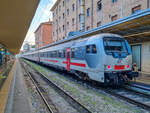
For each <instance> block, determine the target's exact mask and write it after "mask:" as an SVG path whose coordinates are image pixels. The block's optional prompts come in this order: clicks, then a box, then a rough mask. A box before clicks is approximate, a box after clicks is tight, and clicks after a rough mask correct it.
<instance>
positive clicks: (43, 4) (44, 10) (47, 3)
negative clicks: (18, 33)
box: [21, 0, 56, 49]
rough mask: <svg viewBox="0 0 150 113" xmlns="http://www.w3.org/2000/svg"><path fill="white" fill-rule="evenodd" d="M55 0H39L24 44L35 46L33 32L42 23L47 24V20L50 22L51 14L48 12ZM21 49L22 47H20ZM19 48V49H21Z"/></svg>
mask: <svg viewBox="0 0 150 113" xmlns="http://www.w3.org/2000/svg"><path fill="white" fill-rule="evenodd" d="M55 2H56V0H40V3H39V6H38V8H37V10H36V13H35V15H34V18H33V19H32V22H31V25H30V27H29V30H28V32H27V34H26V37H25V40H24V43H23V44H25V43H29V44H32V45H34V44H35V35H34V32H35V30H36V29H37V28H38V26H39V25H40V23H42V22H47V21H49V19H51V20H52V13H51V12H50V9H51V8H52V6H53V5H54V3H55ZM22 48H23V46H22ZM22 48H21V49H22Z"/></svg>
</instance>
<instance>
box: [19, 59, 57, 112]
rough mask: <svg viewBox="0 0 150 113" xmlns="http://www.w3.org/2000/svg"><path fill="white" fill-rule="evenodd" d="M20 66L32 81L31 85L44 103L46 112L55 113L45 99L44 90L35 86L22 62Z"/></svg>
mask: <svg viewBox="0 0 150 113" xmlns="http://www.w3.org/2000/svg"><path fill="white" fill-rule="evenodd" d="M21 66H22V68H23V70H24V71H25V72H26V74H27V76H28V77H29V78H30V80H31V81H32V83H33V85H34V86H35V88H36V90H37V92H38V94H39V95H40V97H41V98H42V100H43V102H44V103H45V105H46V107H47V109H48V111H49V112H50V113H57V112H56V111H57V110H54V107H53V108H52V106H53V105H50V103H51V102H50V101H49V100H47V97H46V96H45V94H44V90H43V89H42V88H41V87H40V85H39V84H37V81H35V79H34V78H33V77H32V75H31V73H30V72H29V71H27V69H26V68H25V66H24V63H23V62H21Z"/></svg>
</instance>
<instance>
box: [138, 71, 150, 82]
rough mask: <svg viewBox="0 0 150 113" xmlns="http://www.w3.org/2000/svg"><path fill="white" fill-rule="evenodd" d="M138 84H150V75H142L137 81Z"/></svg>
mask: <svg viewBox="0 0 150 113" xmlns="http://www.w3.org/2000/svg"><path fill="white" fill-rule="evenodd" d="M136 81H137V82H142V83H145V84H150V73H142V72H141V73H140V74H139V77H138V78H137V79H136Z"/></svg>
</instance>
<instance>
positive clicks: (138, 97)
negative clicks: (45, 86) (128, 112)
mask: <svg viewBox="0 0 150 113" xmlns="http://www.w3.org/2000/svg"><path fill="white" fill-rule="evenodd" d="M37 73H40V72H38V71H37ZM40 74H41V73H40ZM41 75H42V74H41ZM43 77H44V76H43ZM69 77H70V76H69ZM73 79H75V78H74V77H73ZM78 80H79V79H78ZM48 81H49V80H48ZM80 82H82V80H81V81H80ZM84 84H85V82H84ZM86 84H87V86H88V87H89V88H91V89H93V88H95V89H96V90H103V91H104V92H106V93H108V94H111V95H112V96H115V97H118V98H120V99H123V100H125V101H128V102H129V103H132V104H134V105H137V106H139V107H142V108H144V109H146V110H149V111H150V95H148V94H146V93H143V92H139V91H137V90H133V89H131V87H130V88H129V87H128V88H127V87H124V88H119V89H111V88H104V87H102V86H101V85H99V84H98V85H97V84H94V85H93V84H92V83H91V82H89V81H88V82H86ZM139 87H140V86H139Z"/></svg>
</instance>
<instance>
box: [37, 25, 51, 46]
mask: <svg viewBox="0 0 150 113" xmlns="http://www.w3.org/2000/svg"><path fill="white" fill-rule="evenodd" d="M51 43H52V22H45V23H41V24H40V25H39V27H38V28H37V29H36V31H35V48H36V49H38V48H40V47H43V46H46V45H48V44H51Z"/></svg>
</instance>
